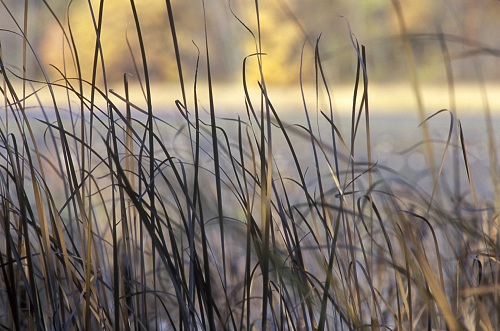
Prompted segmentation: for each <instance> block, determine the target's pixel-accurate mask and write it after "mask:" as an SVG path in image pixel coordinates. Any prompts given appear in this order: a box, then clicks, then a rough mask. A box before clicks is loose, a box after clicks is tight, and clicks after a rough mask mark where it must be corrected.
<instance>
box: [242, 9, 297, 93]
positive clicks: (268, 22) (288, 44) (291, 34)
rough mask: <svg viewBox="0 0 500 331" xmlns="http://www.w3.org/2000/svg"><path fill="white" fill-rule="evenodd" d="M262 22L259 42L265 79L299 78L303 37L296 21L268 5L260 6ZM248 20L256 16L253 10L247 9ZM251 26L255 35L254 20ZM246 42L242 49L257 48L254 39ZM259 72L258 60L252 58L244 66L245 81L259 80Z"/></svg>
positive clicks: (276, 81) (287, 80) (277, 81)
mask: <svg viewBox="0 0 500 331" xmlns="http://www.w3.org/2000/svg"><path fill="white" fill-rule="evenodd" d="M259 9H260V13H259V14H260V22H261V26H260V28H261V43H262V52H263V53H265V54H266V55H264V56H263V74H264V79H265V81H266V82H267V83H272V84H290V83H292V84H296V83H298V82H299V78H300V56H301V51H302V46H303V44H304V42H305V37H304V36H303V35H302V33H301V31H300V30H299V28H298V26H297V24H296V23H295V22H294V21H292V20H290V18H288V17H285V15H284V14H283V13H282V12H280V10H279V8H276V7H272V6H270V5H267V6H264V7H261V8H259ZM247 12H248V16H249V21H251V20H253V21H256V19H255V13H254V12H252V11H251V10H248V11H247ZM252 30H253V32H254V34H255V36H256V37H257V36H258V34H257V24H256V22H254V24H253V27H252ZM247 40H249V41H248V42H246V43H245V52H246V53H247V54H252V53H255V52H256V50H257V49H256V45H255V43H254V41H253V40H250V39H247ZM260 80H261V79H260V72H259V68H258V65H257V61H253V62H251V63H250V65H249V66H248V68H247V81H248V82H249V83H250V84H251V83H254V82H256V81H260Z"/></svg>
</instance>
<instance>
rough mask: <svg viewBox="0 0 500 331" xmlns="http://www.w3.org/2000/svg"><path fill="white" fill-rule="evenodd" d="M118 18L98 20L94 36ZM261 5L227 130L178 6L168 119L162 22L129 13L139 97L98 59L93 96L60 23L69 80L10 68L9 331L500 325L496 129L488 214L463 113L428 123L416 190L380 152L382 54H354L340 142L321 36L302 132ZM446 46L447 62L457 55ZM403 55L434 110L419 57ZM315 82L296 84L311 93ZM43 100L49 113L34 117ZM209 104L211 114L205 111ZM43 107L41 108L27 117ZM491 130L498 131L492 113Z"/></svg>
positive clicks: (6, 133) (5, 297) (6, 132)
mask: <svg viewBox="0 0 500 331" xmlns="http://www.w3.org/2000/svg"><path fill="white" fill-rule="evenodd" d="M2 3H3V1H2ZM43 3H44V5H45V6H47V8H49V9H50V6H49V4H48V3H47V2H45V1H43ZM103 3H104V1H101V2H100V4H99V6H97V7H94V8H92V14H93V16H94V17H95V25H94V28H95V31H94V33H95V34H96V36H99V35H100V32H101V22H102V16H103V12H102V8H103V7H102V6H103ZM393 3H394V6H395V8H396V9H397V10H396V12H398V10H399V9H398V8H399V3H398V1H397V0H394V1H393ZM255 4H256V19H257V21H258V22H259V24H258V25H257V30H256V31H253V30H252V29H250V28H248V27H247V26H245V27H247V29H248V31H249V32H251V33H252V35H253V36H254V38H255V53H254V54H251V55H249V56H248V57H246V58H244V59H242V77H241V82H242V89H243V91H244V99H243V100H242V102H241V104H242V109H241V112H240V113H239V114H240V115H238V116H234V117H227V116H222V115H220V114H219V112H218V106H217V99H216V98H215V97H214V92H213V89H215V88H216V86H215V85H214V82H213V81H212V80H211V74H210V73H211V71H210V69H211V67H210V54H211V53H210V44H209V38H208V36H207V32H206V30H205V36H206V38H205V44H204V45H203V47H200V49H202V50H203V51H201V50H200V53H199V54H200V55H199V60H200V59H203V63H205V64H206V67H205V68H204V70H206V72H207V80H206V81H205V82H201V83H200V82H199V78H198V73H199V70H200V65H201V64H200V63H201V62H200V61H198V62H197V63H196V66H195V68H192V69H194V77H193V79H194V83H193V84H192V86H189V85H188V84H186V83H185V77H186V74H185V71H184V70H185V68H184V67H185V66H186V64H185V63H183V61H182V59H181V55H180V48H179V45H178V38H177V35H176V29H175V20H174V18H175V13H174V12H173V11H172V6H171V4H170V0H167V1H166V7H165V10H166V11H167V14H168V19H169V25H170V30H171V38H172V42H173V45H174V52H175V56H176V65H177V69H178V86H179V89H180V91H181V95H182V97H181V98H180V99H178V100H174V101H173V102H172V104H168V105H158V104H155V102H154V96H153V93H152V90H153V86H154V84H156V83H155V82H154V81H153V80H151V79H150V76H149V72H148V49H147V48H146V46H145V44H144V43H143V36H142V34H141V21H142V20H145V19H147V18H145V17H141V16H140V15H139V14H138V12H137V10H136V7H135V1H134V0H131V1H130V9H131V11H132V13H133V16H134V25H135V29H136V31H137V35H135V36H129V38H130V39H132V38H135V39H136V41H137V42H138V43H139V45H140V51H141V52H140V55H139V57H135V58H134V61H135V66H136V72H135V73H134V75H133V76H134V77H137V78H136V79H137V80H138V83H137V84H131V83H130V82H129V80H130V75H126V74H125V75H124V79H123V83H122V84H123V87H120V88H115V89H112V88H111V87H110V86H111V85H112V84H115V83H114V82H113V83H112V82H108V81H107V80H106V70H105V69H106V68H105V66H104V65H103V64H102V62H101V61H102V49H101V45H100V43H99V42H96V43H95V45H94V47H95V51H94V58H93V70H92V75H91V77H92V79H91V80H90V81H87V80H85V79H84V78H82V70H81V68H80V60H81V59H79V57H78V49H77V47H76V42H75V40H74V38H73V35H72V32H71V29H70V28H64V24H62V23H61V24H60V26H61V29H63V31H64V33H65V34H64V36H65V38H66V39H65V40H66V44H65V47H66V49H65V50H66V51H67V52H69V53H71V54H72V57H73V62H71V63H65V66H64V67H62V68H57V70H58V73H59V76H58V78H57V79H51V78H50V77H49V75H48V74H47V64H46V63H42V62H38V66H39V69H40V72H41V73H42V79H33V78H30V77H28V76H27V75H26V73H25V71H21V72H19V71H16V70H15V69H12V68H11V67H9V65H8V64H6V63H4V61H3V59H2V55H1V53H0V68H1V78H2V87H1V92H2V95H3V100H4V103H3V113H4V115H2V117H1V118H2V119H1V125H0V150H1V153H0V157H1V160H0V183H1V185H0V198H1V200H0V208H1V210H0V224H1V225H0V236H1V239H2V240H1V241H0V252H1V254H0V271H1V273H0V274H1V275H0V307H1V308H0V312H1V313H0V326H1V327H2V328H3V329H8V330H11V329H13V330H24V329H29V330H45V329H57V330H63V329H71V330H96V329H113V330H119V329H124V330H150V329H159V330H171V329H173V330H194V329H210V330H216V329H219V330H223V329H224V330H225V329H228V330H243V329H255V330H258V329H272V330H275V329H276V330H325V329H326V330H359V329H373V330H382V329H390V330H395V329H397V330H422V329H428V330H431V329H448V330H461V329H485V330H494V329H497V328H498V327H499V325H500V314H499V310H498V309H499V308H498V307H500V305H499V304H498V303H499V299H500V298H499V293H500V292H499V277H498V276H499V268H498V256H499V246H498V240H497V239H498V228H497V227H498V202H499V201H500V193H499V192H500V191H499V189H498V188H499V187H500V186H499V185H500V184H499V181H498V173H497V171H496V169H498V167H497V163H496V162H497V161H496V160H497V155H496V147H495V145H494V128H493V127H492V126H490V127H488V135H489V137H490V140H489V144H490V145H489V147H488V149H487V150H488V154H487V155H483V157H484V158H485V159H488V160H490V163H491V166H490V168H491V169H492V170H491V171H492V172H491V175H490V176H491V181H492V182H493V183H494V184H493V187H494V188H495V192H494V194H495V196H493V197H491V199H490V200H488V201H481V200H479V198H478V197H477V196H476V189H475V186H474V178H473V176H472V172H471V165H470V164H469V160H468V156H469V153H468V149H467V139H466V138H467V132H464V131H463V130H462V126H461V122H460V120H459V119H458V118H457V115H456V113H455V112H454V111H453V110H442V111H437V112H435V113H434V114H432V115H431V116H425V115H424V113H423V112H422V108H420V109H419V110H417V111H420V114H421V115H420V116H421V127H422V130H424V139H423V140H422V141H415V143H417V145H416V146H415V147H414V148H419V149H421V150H422V151H424V152H425V153H426V154H425V155H426V164H427V169H426V171H425V173H423V175H422V176H423V177H425V178H426V180H428V181H430V183H431V185H430V186H428V187H426V186H425V185H420V183H418V182H415V181H412V180H410V179H408V178H405V176H403V175H402V174H401V173H398V172H397V171H395V170H393V169H391V168H390V167H388V166H384V165H381V164H379V163H378V162H377V160H376V157H375V156H374V155H373V154H372V145H373V144H374V141H372V138H371V122H370V120H371V116H370V115H371V114H370V99H369V91H370V86H369V79H368V78H369V70H370V68H368V66H367V57H368V56H369V49H366V48H365V47H364V46H362V45H359V43H358V42H357V41H356V40H355V39H353V40H352V49H353V52H352V54H353V61H355V62H356V63H357V71H356V74H355V76H354V84H353V87H352V111H351V116H350V122H349V125H348V127H347V128H346V127H340V126H339V121H338V116H337V114H336V112H335V109H334V106H333V102H332V94H333V93H334V91H332V90H331V89H330V87H329V82H328V79H327V73H326V70H327V68H325V67H324V66H323V64H322V61H321V52H320V45H321V43H320V39H319V38H318V40H317V41H316V43H315V45H314V47H313V48H314V49H313V57H312V58H313V59H314V63H313V64H314V66H313V68H314V69H313V70H314V71H313V74H314V76H315V82H316V84H315V92H316V94H315V97H313V98H312V100H311V98H309V96H308V95H307V93H305V86H304V85H303V84H302V82H301V84H300V86H299V87H298V90H299V92H298V93H300V94H301V98H302V100H303V104H302V109H303V121H301V122H300V123H289V122H288V121H287V120H286V119H285V116H283V115H282V114H283V113H280V110H279V109H276V108H275V103H274V100H273V90H272V88H270V87H268V86H267V85H266V77H265V75H264V70H263V69H262V68H263V66H265V55H264V54H263V52H265V49H261V47H260V38H261V37H262V36H261V33H260V24H261V23H262V22H260V16H259V10H258V4H259V1H256V2H255ZM5 8H7V7H5ZM28 8H29V6H28V1H26V3H25V15H24V18H23V19H24V22H17V21H16V23H17V24H18V28H19V30H17V31H13V32H15V33H17V34H19V35H20V36H23V35H26V29H27V25H26V21H27V19H28V17H29V16H28ZM399 17H400V25H401V27H402V31H401V32H402V36H403V39H404V38H405V30H404V19H403V18H402V16H399ZM236 18H238V17H236ZM13 19H14V18H13ZM54 19H57V17H56V16H54ZM14 21H15V20H14ZM241 23H242V24H244V22H243V21H241ZM438 36H439V35H438ZM440 37H441V38H444V37H443V35H441V36H440ZM23 40H24V42H23V50H24V51H23V59H24V63H26V57H27V56H28V55H27V54H28V53H29V52H32V53H31V54H32V55H35V56H36V53H35V52H34V50H33V48H32V46H31V44H30V41H29V40H28V39H27V38H23ZM403 43H404V41H403ZM405 45H406V44H405ZM406 46H408V45H406ZM441 47H442V48H441V49H442V52H443V57H444V58H445V60H446V61H445V63H448V62H449V61H450V59H449V55H448V54H447V48H446V40H445V39H441ZM5 51H6V50H5V49H3V52H5ZM307 51H308V48H307V47H304V49H303V52H307ZM132 55H133V54H132ZM401 56H402V57H405V58H407V60H408V62H409V63H410V66H409V67H410V68H412V69H411V70H412V75H411V77H413V78H412V79H413V81H412V84H413V85H412V86H413V88H414V91H415V93H416V94H417V95H419V93H420V92H419V82H418V79H417V76H416V73H415V72H413V70H415V66H414V64H412V63H413V59H412V57H411V49H409V48H408V47H407V48H406V53H405V54H401ZM307 58H309V57H305V56H303V57H302V64H306V63H305V62H306V61H307V60H305V59H307ZM447 61H448V62H447ZM249 66H257V67H258V68H259V71H260V79H259V81H258V82H253V81H248V80H247V78H246V77H247V76H246V73H247V71H248V67H249ZM66 67H68V68H69V67H71V68H73V69H74V72H75V73H76V74H75V75H68V74H67V72H68V71H67V69H66ZM450 68H451V67H448V74H449V76H448V77H449V80H448V83H449V85H448V86H449V89H450V91H453V89H454V83H453V79H452V72H451V69H450ZM305 70H306V69H305V66H304V67H302V66H301V68H300V71H301V76H302V74H303V72H304V71H305ZM99 77H101V78H103V79H102V81H101V79H100V78H99ZM200 86H201V87H200ZM131 89H138V90H139V91H131ZM252 89H258V91H259V93H258V94H256V93H251V90H252ZM42 93H46V94H47V95H49V98H48V100H49V101H44V100H45V99H43V100H42V99H39V98H40V97H39V96H40V95H41V94H42ZM203 94H207V95H208V102H207V104H208V109H207V110H206V111H205V109H204V108H203V107H202V106H201V105H200V104H199V102H200V101H199V100H202V99H203V97H201V95H203ZM137 95H141V96H142V97H141V98H140V99H138V98H137ZM451 95H453V94H451ZM134 97H135V98H136V99H133V98H134ZM32 100H35V101H37V105H36V106H35V107H34V108H30V106H28V105H27V102H31V101H32ZM68 100H71V101H70V102H68ZM311 105H312V106H311ZM320 105H326V106H321V107H320ZM161 107H170V108H175V110H176V112H177V114H176V115H174V114H172V113H166V112H162V111H160V110H159V109H161ZM32 114H35V115H32ZM485 114H486V115H485V116H486V119H487V120H488V121H489V123H491V116H492V115H491V114H490V112H489V110H488V109H487V108H486V113H485ZM442 118H449V120H448V121H449V122H447V123H449V126H448V128H449V129H448V131H446V132H444V135H445V136H446V137H447V138H446V139H445V141H438V142H436V141H435V140H432V139H431V135H430V133H429V131H428V125H432V123H433V121H435V120H437V119H442ZM343 132H344V133H343ZM345 132H348V133H347V134H346V133H345ZM299 146H300V147H299ZM304 146H305V148H304ZM360 146H361V147H360ZM438 151H441V152H438ZM450 158H451V159H452V163H451V164H452V166H451V167H450V166H447V164H448V163H449V159H450ZM280 160H281V161H280ZM282 160H285V161H282ZM449 172H454V173H456V174H457V175H456V176H454V177H453V178H454V182H453V183H454V185H455V186H454V187H455V189H454V190H448V189H446V187H444V188H443V185H444V184H443V182H444V180H443V179H442V178H443V176H444V175H445V174H448V173H449ZM484 175H485V176H487V175H488V174H484ZM464 178H465V179H466V182H467V183H468V187H467V188H465V189H464V188H463V187H462V188H460V182H461V181H462V180H463V179H464Z"/></svg>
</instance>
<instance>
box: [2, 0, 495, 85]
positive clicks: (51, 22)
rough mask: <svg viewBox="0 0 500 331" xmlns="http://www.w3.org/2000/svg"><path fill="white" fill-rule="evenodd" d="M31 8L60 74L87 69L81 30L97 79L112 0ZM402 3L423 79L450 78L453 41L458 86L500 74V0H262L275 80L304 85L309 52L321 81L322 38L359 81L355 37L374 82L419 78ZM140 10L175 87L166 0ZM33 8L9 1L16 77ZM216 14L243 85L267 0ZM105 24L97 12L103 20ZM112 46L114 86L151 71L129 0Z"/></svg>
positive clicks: (192, 18) (179, 12)
mask: <svg viewBox="0 0 500 331" xmlns="http://www.w3.org/2000/svg"><path fill="white" fill-rule="evenodd" d="M26 3H27V4H28V25H27V38H28V40H29V42H30V45H31V46H32V47H33V51H34V53H36V55H37V57H38V58H39V59H40V60H41V62H42V63H43V64H44V69H45V70H46V71H47V73H48V74H49V77H50V79H51V80H57V79H60V78H61V74H60V73H59V72H57V71H56V70H55V69H54V68H52V67H51V66H49V64H50V65H53V66H55V67H57V68H59V69H60V70H61V71H64V70H65V71H66V75H67V76H68V77H75V75H76V71H75V63H76V62H75V61H76V60H75V54H74V53H72V52H71V51H70V47H69V46H68V45H69V43H68V42H69V41H70V40H71V34H72V36H73V39H74V41H75V44H76V48H77V50H78V60H79V62H80V66H81V69H82V76H83V78H84V79H90V77H91V69H92V63H93V57H94V47H95V43H96V30H95V27H94V23H93V21H92V15H91V12H92V11H93V13H94V15H97V13H98V12H99V5H100V1H87V0H85V1H84V0H75V1H72V2H71V3H70V2H68V1H61V0H46V1H42V0H29V1H26ZM46 4H48V5H49V6H50V8H52V10H53V11H52V12H51V11H49V10H48V7H47V5H46ZM395 4H399V5H400V6H401V9H402V14H403V17H404V20H405V24H406V30H407V37H408V38H409V41H410V43H411V48H412V52H413V56H414V59H415V64H416V66H417V69H418V75H419V79H420V80H421V82H422V83H431V84H436V83H446V79H447V78H446V70H445V69H446V66H445V57H444V52H443V49H444V48H443V46H444V47H445V48H446V51H447V52H448V53H449V57H450V59H451V64H452V71H453V78H454V80H455V82H471V81H472V82H477V81H478V80H479V79H484V80H485V81H487V82H490V83H496V82H497V81H498V77H499V76H500V66H499V61H498V55H499V50H498V47H499V45H500V34H499V33H498V27H499V24H498V22H500V2H499V1H490V0H478V1H471V0H454V1H444V0H439V1H434V0H423V1H411V0H401V1H398V2H396V1H391V0H364V1H347V0H341V1H328V0H308V1H303V0H272V1H260V2H259V11H260V23H261V36H262V38H261V40H262V50H263V52H265V53H266V56H265V57H264V64H263V65H264V71H265V72H264V73H265V77H266V82H267V83H268V84H276V85H290V84H293V85H296V84H298V82H299V79H300V62H301V54H302V49H303V48H304V53H303V54H304V55H303V65H304V68H305V69H304V76H303V81H304V82H306V83H312V82H314V74H313V72H314V70H313V68H314V46H315V44H316V41H317V39H318V37H319V36H321V40H320V44H319V45H320V46H319V47H320V54H321V59H322V62H323V66H324V67H325V68H327V70H326V72H327V75H328V79H330V80H331V81H333V82H335V83H339V84H344V83H346V84H350V83H351V82H352V80H353V77H354V72H355V68H356V55H355V51H354V47H353V45H352V40H351V33H352V37H353V38H354V40H357V41H358V42H359V43H360V44H363V45H365V46H366V50H367V58H368V73H369V77H370V80H371V82H372V83H374V82H375V83H376V82H379V83H388V82H390V83H398V82H404V81H408V79H409V76H408V68H407V66H408V64H407V63H408V62H407V57H406V55H405V52H404V49H403V42H402V38H401V35H402V26H401V24H400V22H399V20H398V15H397V11H396V8H397V7H396V6H395ZM136 6H137V9H138V13H139V19H140V23H141V28H142V34H143V36H144V42H145V45H146V52H147V53H146V56H147V59H148V67H149V73H150V75H151V78H152V79H153V80H154V81H157V82H158V81H160V82H165V83H170V82H171V83H174V84H175V83H176V82H177V81H178V74H177V68H176V63H175V54H174V49H173V46H172V45H173V44H172V36H171V31H170V24H169V20H168V17H167V10H166V4H165V1H159V0H141V1H136ZM172 6H173V11H174V21H175V25H176V29H177V35H178V38H179V46H180V53H181V58H182V64H183V71H184V76H185V79H186V81H187V82H190V81H192V80H193V77H194V73H195V66H196V61H197V57H198V54H199V53H198V52H200V67H199V68H200V73H199V75H200V77H201V78H203V77H204V75H205V74H206V72H205V71H206V69H205V68H206V56H205V51H206V50H205V40H204V38H205V36H204V19H203V15H204V13H203V3H202V1H201V0H182V1H175V0H174V1H172ZM24 7H25V1H20V0H4V1H2V4H1V5H0V28H1V29H2V31H1V32H0V42H1V47H2V57H3V60H4V63H5V65H6V66H7V67H8V69H10V70H12V72H14V73H16V74H20V73H21V72H22V69H21V68H22V50H23V47H22V44H23V38H22V30H23V27H22V24H23V22H24V19H23V15H24V13H25V12H24ZM7 8H8V9H7ZM205 10H206V24H207V31H208V42H209V52H210V65H211V70H212V78H213V80H214V81H215V82H217V83H232V82H239V81H241V80H242V65H243V60H244V58H245V57H246V56H248V55H250V54H252V53H255V52H256V42H255V39H254V36H253V35H252V34H251V33H250V31H249V30H251V31H252V32H253V33H254V35H256V34H257V19H256V15H255V10H256V9H255V1H253V0H231V1H225V0H213V1H206V2H205ZM97 19H98V17H96V16H94V20H96V21H97ZM240 21H241V22H243V23H244V24H245V25H246V26H244V25H243V24H242V23H241V22H240ZM16 22H17V23H16ZM16 24H18V25H19V26H17V25H16ZM69 27H71V29H69ZM247 28H248V29H247ZM63 31H64V33H65V34H66V37H65V36H64V34H63ZM70 33H71V34H70ZM66 38H67V39H66ZM443 41H444V43H443ZM101 45H102V50H103V62H104V64H105V72H106V77H107V79H108V81H110V82H113V81H121V80H122V77H123V74H124V73H129V74H131V77H135V76H136V73H135V69H134V60H133V58H135V61H136V63H137V65H138V66H139V68H141V62H140V59H141V58H140V51H139V46H138V39H137V32H136V30H135V24H134V20H133V16H132V11H131V9H130V3H129V1H123V0H106V1H104V8H103V27H102V31H101ZM63 59H64V60H65V61H66V62H65V65H64V62H63ZM251 61H254V63H253V65H249V68H248V69H247V73H248V79H250V80H251V79H255V80H257V79H258V77H259V74H258V70H257V66H256V65H255V61H256V60H255V57H253V59H251V60H250V61H249V62H250V63H251ZM100 69H102V67H101V66H99V70H100ZM26 70H27V76H28V77H29V78H33V79H41V77H42V76H41V71H40V69H39V66H38V65H37V63H36V59H35V56H33V52H30V51H28V63H27V68H26ZM139 70H141V69H139ZM133 79H134V78H132V80H133Z"/></svg>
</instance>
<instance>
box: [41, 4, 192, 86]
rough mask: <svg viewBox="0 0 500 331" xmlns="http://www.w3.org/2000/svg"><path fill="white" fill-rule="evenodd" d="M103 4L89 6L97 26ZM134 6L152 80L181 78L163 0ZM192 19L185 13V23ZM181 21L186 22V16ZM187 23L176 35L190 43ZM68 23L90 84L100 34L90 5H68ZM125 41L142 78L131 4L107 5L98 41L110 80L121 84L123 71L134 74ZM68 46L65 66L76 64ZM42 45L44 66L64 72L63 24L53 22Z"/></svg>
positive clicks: (83, 72) (65, 50)
mask: <svg viewBox="0 0 500 331" xmlns="http://www.w3.org/2000/svg"><path fill="white" fill-rule="evenodd" d="M99 2H100V1H97V0H93V1H92V2H91V3H92V9H93V11H94V17H95V21H96V24H97V20H98V11H99ZM136 8H137V12H138V15H139V20H140V25H141V32H142V36H143V38H144V44H145V49H146V56H147V60H148V69H149V70H148V72H149V74H150V76H152V78H153V79H157V78H162V79H175V78H176V77H177V67H176V63H175V55H174V49H173V44H172V38H171V32H170V27H169V21H168V16H167V9H166V5H165V2H164V1H156V0H141V1H136ZM184 12H185V11H184ZM193 16H194V15H189V14H188V15H185V16H184V15H183V17H185V18H187V19H189V17H193ZM180 18H181V19H182V17H180ZM176 23H177V22H176ZM183 23H184V24H182V26H183V27H184V28H183V29H179V30H178V31H177V33H178V37H179V38H186V39H187V40H191V39H192V37H189V35H190V34H191V33H189V31H188V30H189V26H190V25H189V23H190V22H183ZM69 24H70V27H71V32H72V33H73V36H74V39H75V43H76V48H77V52H78V57H79V61H80V66H81V69H82V77H83V78H84V79H86V80H90V78H91V76H92V67H93V60H94V53H95V46H96V36H97V33H96V29H95V26H94V24H93V22H92V16H91V10H90V8H89V6H88V3H87V1H81V2H77V3H75V4H74V5H72V7H70V10H69ZM66 32H67V34H68V35H69V29H66ZM127 38H128V40H129V43H130V45H131V47H132V50H133V55H134V57H135V61H136V63H137V65H138V67H139V71H140V74H141V75H142V58H141V53H140V48H139V42H138V37H137V30H136V27H135V22H134V17H133V14H132V10H131V6H130V2H129V1H123V0H106V1H104V12H103V22H102V29H101V35H100V41H101V46H102V52H103V57H104V63H105V66H106V77H107V79H108V80H111V81H113V80H120V79H121V78H122V77H123V74H124V73H131V74H134V75H135V70H134V66H133V61H132V56H131V54H130V51H129V50H128V46H127V41H126V40H127ZM64 44H65V45H64V55H65V56H64V60H65V61H66V63H67V64H73V63H74V61H73V58H72V57H71V55H70V52H69V48H68V45H67V43H66V42H64ZM42 45H43V46H42V49H41V56H42V58H43V59H44V62H46V63H51V64H54V65H55V66H56V67H58V68H62V63H63V62H62V61H63V35H62V31H61V29H60V28H59V26H57V25H56V24H53V25H52V26H50V27H49V28H48V33H46V36H45V38H44V40H43V42H42ZM100 63H101V62H100V59H99V61H98V69H97V71H98V73H99V76H100V77H102V67H101V65H100ZM70 67H71V65H70ZM69 75H70V76H73V77H74V75H76V71H74V70H73V71H72V72H70V74H69Z"/></svg>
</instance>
